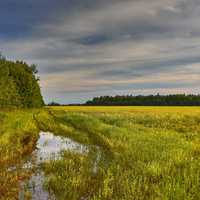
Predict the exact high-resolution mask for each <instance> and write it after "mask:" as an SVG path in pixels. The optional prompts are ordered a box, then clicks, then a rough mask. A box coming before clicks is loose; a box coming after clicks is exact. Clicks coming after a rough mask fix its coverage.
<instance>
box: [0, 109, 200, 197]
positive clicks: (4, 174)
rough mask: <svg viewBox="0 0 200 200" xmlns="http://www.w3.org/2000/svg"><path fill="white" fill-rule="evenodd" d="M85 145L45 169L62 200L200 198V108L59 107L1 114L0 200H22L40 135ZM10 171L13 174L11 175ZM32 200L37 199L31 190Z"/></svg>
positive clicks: (53, 190) (52, 188)
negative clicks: (26, 163)
mask: <svg viewBox="0 0 200 200" xmlns="http://www.w3.org/2000/svg"><path fill="white" fill-rule="evenodd" d="M40 130H42V131H50V132H52V133H54V134H55V135H61V136H64V137H68V138H71V139H73V140H75V141H77V142H79V143H81V144H84V145H87V147H88V149H89V151H88V152H87V153H84V154H83V153H80V152H73V151H63V152H62V153H61V158H60V159H58V160H50V161H48V162H44V163H42V165H41V169H42V170H43V172H44V174H45V182H44V188H45V189H46V190H47V191H49V192H50V193H53V194H54V195H55V197H56V199H58V200H66V199H69V200H80V199H88V200H132V199H133V200H183V199H184V200H193V199H194V200H198V199H200V196H199V194H200V108H199V107H126V106H124V107H103V106H99V107H94V106H63V107H62V106H58V107H46V108H44V109H33V110H29V109H27V110H2V111H1V112H0V148H1V149H0V165H1V168H0V177H1V178H0V185H1V187H0V196H1V197H0V199H17V198H18V195H19V190H20V187H19V183H20V181H22V180H25V179H28V178H29V177H30V176H31V173H32V170H31V169H29V170H24V169H23V168H22V167H21V166H22V165H21V163H23V159H24V157H26V156H28V155H29V154H30V153H31V152H32V151H33V150H34V148H35V143H36V141H37V139H38V137H39V132H40ZM10 166H15V170H12V171H8V168H9V167H10ZM25 198H26V199H31V194H30V193H29V192H28V191H27V193H26V194H25Z"/></svg>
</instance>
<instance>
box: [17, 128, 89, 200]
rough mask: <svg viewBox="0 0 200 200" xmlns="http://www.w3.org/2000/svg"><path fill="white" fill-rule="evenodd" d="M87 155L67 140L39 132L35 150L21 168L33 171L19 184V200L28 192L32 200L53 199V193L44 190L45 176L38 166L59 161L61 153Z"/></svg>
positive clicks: (84, 148) (82, 147)
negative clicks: (69, 152) (70, 152)
mask: <svg viewBox="0 0 200 200" xmlns="http://www.w3.org/2000/svg"><path fill="white" fill-rule="evenodd" d="M66 150H68V151H72V152H79V153H81V154H83V153H87V152H88V150H87V147H86V146H85V145H82V144H79V143H78V142H75V141H73V140H71V139H69V138H66V137H61V136H55V135H54V134H53V133H50V132H40V134H39V139H38V141H37V144H36V149H35V150H34V151H33V152H32V153H31V155H28V156H27V157H28V158H27V161H26V162H25V163H24V164H23V168H32V169H35V171H34V172H33V174H31V177H30V178H29V179H28V180H26V181H23V182H21V191H20V193H19V199H25V191H26V192H27V191H29V193H30V196H31V199H33V200H49V199H52V200H53V199H55V197H54V194H53V193H51V194H50V193H49V192H48V191H46V190H45V189H44V186H43V185H44V181H45V176H44V172H43V171H42V169H41V167H40V165H41V164H42V163H44V162H47V161H52V160H59V159H61V153H62V152H63V151H66Z"/></svg>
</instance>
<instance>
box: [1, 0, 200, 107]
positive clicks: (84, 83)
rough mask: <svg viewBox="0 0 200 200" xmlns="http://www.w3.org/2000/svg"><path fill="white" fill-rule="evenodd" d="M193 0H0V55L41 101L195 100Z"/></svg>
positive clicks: (197, 57) (197, 44) (199, 79)
mask: <svg viewBox="0 0 200 200" xmlns="http://www.w3.org/2000/svg"><path fill="white" fill-rule="evenodd" d="M199 21H200V1H199V0H17V1H16V0H0V51H1V52H2V53H3V54H4V55H5V56H6V57H7V58H8V59H11V60H16V59H17V60H25V61H26V62H28V63H29V64H32V63H35V64H37V66H38V69H39V76H40V80H41V81H40V86H41V89H42V94H43V96H44V98H45V101H46V102H51V101H56V102H60V103H82V102H85V101H86V100H88V99H91V98H92V97H94V96H100V95H124V94H133V95H138V94H143V95H148V94H157V93H160V94H174V93H187V94H191V93H193V94H200V23H199Z"/></svg>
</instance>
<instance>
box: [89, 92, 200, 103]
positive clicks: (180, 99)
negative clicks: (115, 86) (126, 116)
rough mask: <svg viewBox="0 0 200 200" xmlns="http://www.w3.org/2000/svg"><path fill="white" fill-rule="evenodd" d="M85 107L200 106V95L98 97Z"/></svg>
mask: <svg viewBox="0 0 200 200" xmlns="http://www.w3.org/2000/svg"><path fill="white" fill-rule="evenodd" d="M86 105H102V106H103V105H105V106H112V105H119V106H125V105H126V106H200V95H186V94H173V95H160V94H157V95H148V96H144V95H138V96H133V95H126V96H119V95H118V96H100V97H95V98H93V99H92V100H90V101H87V102H86Z"/></svg>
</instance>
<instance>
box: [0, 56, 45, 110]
mask: <svg viewBox="0 0 200 200" xmlns="http://www.w3.org/2000/svg"><path fill="white" fill-rule="evenodd" d="M36 74H37V68H36V65H30V66H29V65H28V64H27V63H25V62H23V61H16V62H14V61H8V60H6V59H5V57H3V56H1V54H0V108H4V107H5V108H7V107H22V108H33V107H41V106H43V105H44V101H43V98H42V95H41V92H40V87H39V84H38V81H39V79H38V77H37V75H36Z"/></svg>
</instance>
